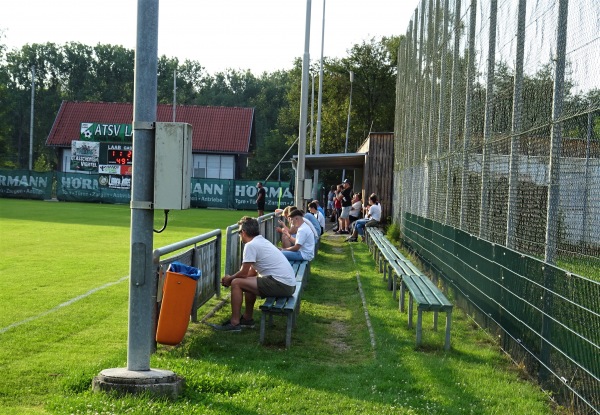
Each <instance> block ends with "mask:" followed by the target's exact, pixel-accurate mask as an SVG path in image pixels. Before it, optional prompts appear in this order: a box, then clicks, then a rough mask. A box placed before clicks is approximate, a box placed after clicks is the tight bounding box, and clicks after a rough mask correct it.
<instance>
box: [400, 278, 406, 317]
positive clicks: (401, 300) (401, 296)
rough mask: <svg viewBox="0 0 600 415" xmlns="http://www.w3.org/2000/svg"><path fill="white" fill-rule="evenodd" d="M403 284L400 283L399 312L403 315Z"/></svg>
mask: <svg viewBox="0 0 600 415" xmlns="http://www.w3.org/2000/svg"><path fill="white" fill-rule="evenodd" d="M404 295H405V291H404V284H403V283H402V281H400V312H401V313H404Z"/></svg>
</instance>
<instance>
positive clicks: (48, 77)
mask: <svg viewBox="0 0 600 415" xmlns="http://www.w3.org/2000/svg"><path fill="white" fill-rule="evenodd" d="M398 40H399V38H382V39H380V40H376V39H374V38H373V39H370V40H368V41H363V42H362V43H361V44H357V45H354V46H352V47H351V48H350V49H349V50H348V56H347V57H345V58H342V59H329V58H326V59H324V68H323V72H324V74H323V91H322V122H321V126H322V133H321V140H320V143H321V145H320V152H321V153H337V152H343V149H344V141H345V140H344V138H345V134H346V123H347V115H348V105H349V98H350V81H349V76H348V72H349V71H352V72H354V74H355V77H354V83H353V85H352V87H353V97H352V109H351V129H350V139H349V146H348V151H355V150H356V149H357V148H358V146H359V145H360V144H361V143H362V142H363V140H364V139H365V138H366V137H367V135H368V133H369V131H393V122H394V106H395V82H396V64H397V62H396V59H397V47H398ZM134 58H135V53H134V51H133V50H131V49H126V48H124V47H122V46H115V45H103V44H98V45H96V46H89V45H84V44H81V43H78V42H69V43H66V44H64V45H56V44H54V43H45V44H27V45H24V46H23V47H22V48H20V49H15V50H10V51H9V50H7V47H6V46H5V45H3V44H2V43H1V42H0V80H1V81H2V82H0V167H1V168H25V167H26V166H27V159H28V150H29V132H30V125H29V124H30V107H31V86H32V67H35V100H34V127H33V132H34V146H33V155H34V160H36V163H35V168H37V169H54V168H55V167H56V165H57V160H56V154H55V153H54V151H53V150H52V149H49V148H46V147H45V139H46V137H47V135H48V134H49V132H50V129H51V128H52V124H53V122H54V119H55V117H56V114H57V112H58V109H59V107H60V104H61V102H62V101H63V100H70V101H102V102H132V101H133V91H134V85H133V82H134ZM301 68H302V64H301V60H300V59H297V60H296V62H295V63H294V65H293V66H292V68H290V69H287V70H276V71H274V72H270V73H268V72H264V73H263V74H261V75H258V76H257V75H255V74H253V73H252V72H251V71H249V70H246V71H240V70H226V71H224V72H218V73H215V74H208V73H207V72H206V70H205V68H204V67H203V66H202V65H201V63H200V62H197V61H190V60H186V61H184V62H182V63H181V62H179V60H178V59H176V58H169V57H167V56H164V55H163V56H160V57H159V60H158V71H157V72H158V73H157V79H158V91H157V92H158V102H159V103H163V104H167V103H172V102H173V98H174V94H173V84H174V82H173V76H174V75H175V77H176V78H175V79H176V85H177V89H176V101H177V104H180V105H212V106H238V107H253V108H254V109H255V126H254V127H255V132H256V137H257V145H256V147H255V148H254V149H253V155H252V157H251V158H250V160H251V161H250V164H249V168H248V171H247V176H248V177H249V178H250V177H252V178H257V179H258V178H265V177H266V176H267V175H268V174H269V173H270V172H271V171H272V170H273V169H274V168H275V166H276V165H277V162H278V161H279V160H280V159H281V157H282V156H283V155H284V154H285V153H286V152H287V151H288V150H290V147H291V146H293V144H294V143H295V141H296V139H297V137H298V135H299V131H298V128H299V122H298V120H299V112H300V88H301V75H302V74H301V72H302V71H301ZM311 73H312V74H313V76H314V77H315V84H317V82H318V73H319V62H312V67H311ZM317 94H318V91H315V95H314V97H312V98H313V103H312V105H314V114H315V119H314V120H312V121H313V123H316V108H317ZM309 105H310V104H309ZM310 122H311V120H309V124H310ZM315 130H316V129H315V128H313V131H315ZM312 139H313V140H314V138H312ZM313 146H314V143H313ZM309 147H310V145H307V148H309ZM295 153H297V150H296V149H295V148H293V149H292V151H290V153H289V154H290V155H291V154H295ZM282 168H283V170H284V171H286V174H287V175H288V176H286V177H285V178H284V177H282V180H283V179H285V180H288V179H289V170H290V168H289V164H288V165H285V166H282Z"/></svg>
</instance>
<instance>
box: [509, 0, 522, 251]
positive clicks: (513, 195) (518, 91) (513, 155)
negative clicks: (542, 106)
mask: <svg viewBox="0 0 600 415" xmlns="http://www.w3.org/2000/svg"><path fill="white" fill-rule="evenodd" d="M526 6H527V0H519V11H518V17H517V50H516V57H515V84H514V88H513V108H512V129H511V136H510V159H509V167H508V209H507V213H506V247H507V248H510V249H514V248H515V240H516V238H515V233H516V226H517V225H516V223H517V221H516V215H517V192H518V188H519V161H520V160H519V154H520V148H519V144H520V141H521V140H520V138H521V136H520V134H521V128H522V127H521V125H522V119H523V115H522V112H523V56H524V54H525V17H526V13H527V8H526Z"/></svg>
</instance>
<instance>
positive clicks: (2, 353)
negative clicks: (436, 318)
mask: <svg viewBox="0 0 600 415" xmlns="http://www.w3.org/2000/svg"><path fill="white" fill-rule="evenodd" d="M173 213H174V212H172V214H173ZM175 213H177V214H176V215H173V216H174V218H171V216H172V214H171V215H170V224H169V227H168V228H167V230H166V231H165V232H164V235H163V234H161V235H163V236H161V238H164V240H160V241H159V236H156V237H155V246H162V245H166V244H168V243H171V242H174V241H175V240H181V239H186V238H188V237H191V236H193V235H196V234H199V233H203V232H205V231H208V230H211V229H214V228H216V227H220V228H223V227H225V226H227V225H229V224H232V223H235V222H236V221H237V219H238V218H239V217H240V216H241V215H243V214H245V213H246V212H228V211H208V210H196V209H194V210H190V211H184V212H175ZM128 215H129V209H128V208H127V207H123V206H112V205H91V204H71V203H49V202H36V201H13V200H6V199H0V226H2V229H3V232H2V237H1V240H0V249H2V251H3V253H5V252H7V251H8V252H9V255H3V256H2V258H1V259H0V274H1V275H0V278H2V281H3V290H2V292H1V293H0V296H1V297H0V300H2V304H3V305H4V309H5V313H3V315H2V317H1V319H2V320H0V321H2V323H1V324H0V330H1V329H2V328H3V327H6V326H8V325H10V324H13V323H15V322H17V321H22V320H23V319H26V318H31V317H32V316H34V317H35V316H37V318H35V319H33V320H31V321H29V322H27V323H24V324H21V325H19V326H17V327H14V328H11V329H9V330H7V331H5V332H3V333H1V334H0V367H2V368H3V369H4V370H3V379H2V381H1V382H0V413H7V414H9V413H10V414H30V413H40V414H284V413H286V414H292V413H293V414H330V413H335V414H511V413H522V414H548V413H553V412H554V411H555V410H554V409H553V406H552V404H551V401H550V400H549V398H548V396H547V395H546V394H545V393H544V392H542V391H541V390H540V389H539V388H538V387H537V386H535V385H534V384H532V383H530V382H528V381H526V380H524V379H523V377H522V374H521V373H520V372H519V371H518V370H516V369H514V368H513V367H512V366H511V364H510V362H509V361H508V359H507V358H505V357H504V356H503V355H502V354H501V353H500V351H499V349H498V347H497V345H496V343H495V339H492V338H490V337H489V336H488V335H487V334H486V333H485V332H483V331H481V330H479V329H477V328H476V327H474V326H473V324H472V323H471V322H470V320H469V319H468V318H467V317H466V316H465V315H464V313H462V312H461V311H460V310H456V312H455V313H454V315H453V328H452V349H451V351H449V352H444V351H443V342H444V339H443V336H444V331H443V330H438V331H437V332H433V331H432V330H431V315H428V314H426V315H425V320H424V333H423V334H424V337H423V346H422V347H420V348H419V349H416V348H415V333H414V329H413V330H409V329H408V328H407V316H406V314H405V313H400V312H399V311H398V303H397V302H396V301H394V300H393V299H392V296H391V292H390V291H387V289H386V288H385V287H386V283H384V282H383V281H382V275H381V274H379V273H378V272H377V271H376V270H375V266H374V263H373V260H372V258H371V257H370V254H369V252H368V250H367V249H366V246H365V245H364V244H360V243H358V244H344V243H343V242H342V240H343V238H342V237H337V236H329V235H327V236H326V237H325V238H324V241H323V242H322V244H321V250H320V252H319V256H318V258H316V259H315V260H314V261H313V263H312V265H311V267H312V275H311V278H310V280H309V283H308V286H307V287H306V290H305V293H304V297H303V301H302V309H301V313H300V316H299V318H298V324H297V327H296V328H295V330H294V332H293V335H292V347H291V348H290V349H289V350H286V349H285V347H284V327H285V323H284V320H283V319H277V318H275V327H274V328H271V329H268V330H267V338H266V345H265V346H260V345H259V344H258V329H254V330H245V331H243V332H242V333H219V332H215V331H213V330H212V329H211V328H210V327H208V326H206V325H204V324H202V323H192V324H191V325H190V329H189V333H188V335H187V336H186V338H185V340H184V342H183V343H182V344H181V345H180V346H178V347H164V346H159V350H158V352H157V353H156V354H154V355H153V356H152V362H151V366H152V367H155V368H161V369H169V370H172V371H174V372H175V373H177V374H178V375H180V376H183V377H184V378H185V380H186V388H185V391H184V393H183V395H182V396H181V397H180V398H179V399H178V400H177V401H167V400H160V399H150V398H148V397H131V396H130V397H115V396H111V395H107V394H104V393H93V392H91V390H90V389H91V388H90V385H91V380H92V378H93V377H94V376H96V375H97V374H98V373H99V372H100V371H101V370H102V369H106V368H111V367H124V366H125V364H126V355H125V354H126V343H127V295H128V293H127V290H128V286H127V283H125V282H121V283H116V284H114V285H111V286H108V287H107V288H105V289H102V290H99V291H97V292H94V293H93V294H92V295H90V296H87V297H85V298H82V299H81V300H79V301H76V302H73V303H72V304H70V305H68V306H64V307H58V308H56V306H57V305H58V304H61V303H63V302H65V301H67V300H68V299H72V298H74V297H76V296H77V295H81V294H83V293H86V292H88V291H90V290H91V289H93V288H95V287H98V286H101V285H103V284H106V283H110V282H115V281H117V280H119V279H120V278H122V277H123V276H124V275H126V274H127V267H128V265H127V264H128V256H129V252H128V245H129V233H128V225H127V224H128ZM157 216H158V215H157ZM123 217H124V219H123ZM171 220H172V222H171ZM177 220H180V224H179V225H178V224H177V223H176V221H177ZM107 222H108V223H107ZM160 222H161V220H158V218H157V221H156V223H157V226H156V227H157V228H158V227H160V226H162V225H161V224H160ZM205 224H206V225H209V224H210V225H213V226H210V227H207V228H203V226H205ZM42 228H43V229H44V231H43V232H40V229H42ZM72 230H75V231H76V235H75V236H74V235H73V233H72V232H71V231H72ZM170 232H172V234H171V235H169V233H170ZM61 235H62V238H61V237H60V236H61ZM105 245H107V246H105ZM73 250H75V251H73ZM119 250H124V251H125V252H118V251H119ZM32 258H33V259H35V260H36V265H35V268H34V271H32V268H31V266H30V265H29V264H28V262H29V261H30V260H31V259H32ZM113 262H114V263H115V264H117V265H114V266H113V265H112V263H113ZM65 263H67V264H68V265H65ZM121 263H122V264H123V265H118V264H121ZM113 268H117V269H115V270H113ZM17 273H18V274H19V275H18V276H17V275H14V274H17ZM88 274H92V275H88ZM359 282H360V287H362V290H363V292H364V297H365V300H366V305H367V310H368V316H369V321H370V323H371V326H372V331H373V334H374V336H373V338H371V336H370V333H369V330H368V325H367V317H366V313H365V310H364V308H363V302H362V299H361V295H360V291H359V288H358V287H359ZM7 292H10V294H7ZM217 302H218V300H216V299H215V300H212V301H211V302H210V303H209V304H207V305H206V306H205V307H204V308H203V309H202V310H201V312H200V315H202V314H203V312H204V313H207V312H208V311H210V310H211V309H212V307H214V306H215V304H217ZM30 308H33V310H31V309H30ZM50 310H54V311H53V312H49V311H50ZM44 313H46V314H44ZM228 315H229V304H228V303H227V304H226V305H225V307H223V308H222V309H221V310H220V311H219V312H218V313H217V314H216V315H215V316H214V317H212V318H211V319H210V321H211V322H218V321H221V320H222V319H224V318H226V317H227V316H228ZM255 317H256V318H257V319H258V317H259V316H258V313H256V314H255Z"/></svg>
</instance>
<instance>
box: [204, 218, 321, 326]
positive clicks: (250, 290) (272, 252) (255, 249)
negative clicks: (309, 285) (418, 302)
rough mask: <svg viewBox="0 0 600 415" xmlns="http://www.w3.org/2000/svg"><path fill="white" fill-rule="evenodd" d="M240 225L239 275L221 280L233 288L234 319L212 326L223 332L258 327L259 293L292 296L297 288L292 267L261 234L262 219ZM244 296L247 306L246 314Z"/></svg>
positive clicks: (270, 295)
mask: <svg viewBox="0 0 600 415" xmlns="http://www.w3.org/2000/svg"><path fill="white" fill-rule="evenodd" d="M238 225H239V226H240V230H239V234H240V238H241V239H242V242H244V244H245V245H244V254H243V258H242V266H241V267H240V270H239V271H238V272H236V273H235V274H233V275H225V276H224V277H223V278H222V279H221V285H223V286H224V287H231V318H230V319H229V320H227V321H226V322H224V323H223V324H222V325H216V324H213V325H211V326H212V327H213V328H214V329H216V330H220V331H234V332H236V331H237V332H239V331H241V329H242V327H252V326H254V320H253V318H252V314H253V312H254V303H255V302H256V296H257V295H259V296H261V297H288V296H290V295H293V294H294V291H295V290H296V276H295V275H294V270H293V268H292V266H291V265H290V263H289V262H288V261H287V260H286V258H285V256H284V255H283V254H282V253H281V251H280V250H279V249H278V248H277V247H276V246H275V245H273V244H272V243H271V242H269V241H268V240H267V239H265V238H264V237H263V236H262V235H260V234H259V227H258V221H257V220H256V219H254V218H251V217H249V216H244V217H243V218H242V219H241V220H240V221H239V222H238ZM311 240H312V235H311ZM244 298H245V304H246V309H245V312H244V314H243V315H242V314H241V310H242V300H244Z"/></svg>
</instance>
